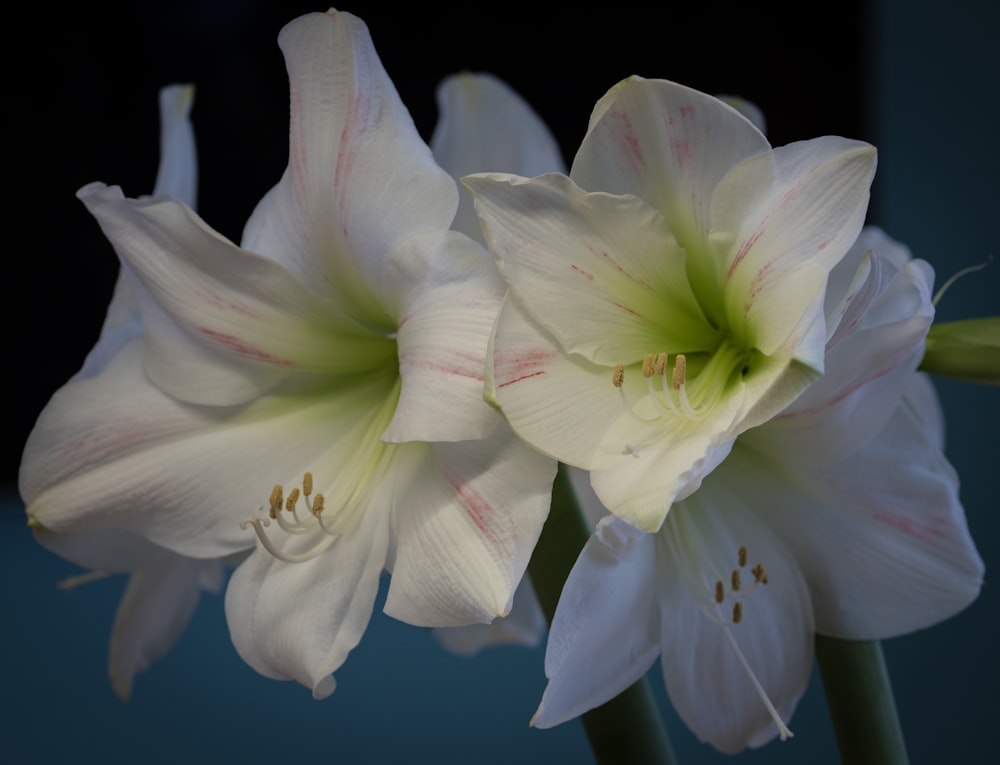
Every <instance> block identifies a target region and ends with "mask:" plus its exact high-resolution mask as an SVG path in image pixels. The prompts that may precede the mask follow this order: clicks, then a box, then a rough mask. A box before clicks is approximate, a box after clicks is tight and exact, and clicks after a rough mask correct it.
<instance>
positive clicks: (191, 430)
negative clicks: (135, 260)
mask: <svg viewBox="0 0 1000 765" xmlns="http://www.w3.org/2000/svg"><path fill="white" fill-rule="evenodd" d="M141 353H142V349H141V346H140V345H139V343H138V342H137V341H134V342H133V343H131V344H130V345H128V346H126V348H124V349H123V350H122V352H120V353H119V354H118V355H117V356H116V357H115V359H114V360H113V362H112V363H111V364H110V365H109V366H108V368H107V369H106V370H105V371H104V372H103V373H102V375H101V376H99V377H95V378H79V379H77V380H75V381H73V382H71V383H69V384H68V385H67V386H65V387H64V388H63V389H62V390H60V391H59V392H58V393H57V394H56V395H55V396H54V397H53V399H52V401H51V402H50V403H49V406H48V407H46V409H45V411H44V412H43V413H42V416H41V417H40V418H39V421H38V424H37V425H36V426H35V429H34V430H33V431H32V434H31V436H30V437H29V440H28V444H27V446H26V447H25V454H24V459H23V461H22V467H21V476H20V490H21V496H23V497H24V499H25V502H26V504H27V511H28V514H29V515H30V516H32V517H34V518H36V519H37V520H38V521H39V522H40V523H41V524H42V525H43V526H45V527H46V528H48V529H51V530H53V531H57V532H66V531H83V530H87V529H93V528H99V527H102V526H114V527H119V528H124V529H129V530H132V531H135V532H137V533H140V534H143V535H144V536H147V537H148V538H150V539H151V540H153V541H154V542H156V543H157V544H160V545H162V546H164V547H168V548H170V549H173V550H175V551H177V552H180V553H184V554H187V555H190V556H193V557H220V556H224V555H227V554H229V553H232V552H236V551H238V550H242V549H246V548H248V547H251V546H252V545H253V544H254V537H253V534H252V533H251V532H249V531H246V530H241V529H240V522H241V521H243V520H245V519H246V518H249V517H250V516H252V515H253V513H254V509H255V508H257V507H258V506H259V505H261V503H266V501H267V497H268V495H269V493H270V491H271V489H272V487H273V486H274V485H275V484H283V485H294V484H295V483H297V482H298V481H300V480H301V478H302V474H303V472H304V471H306V470H311V471H313V472H314V473H315V474H316V477H317V482H318V483H321V484H325V483H326V482H330V483H333V482H334V481H336V479H337V478H338V476H340V475H341V471H345V473H344V474H346V475H348V476H351V477H354V478H355V480H357V481H361V480H362V479H363V478H364V476H365V475H367V470H368V467H367V465H368V463H367V462H365V461H364V460H366V459H367V458H368V457H367V455H368V450H370V448H375V449H378V450H382V449H384V448H386V447H385V445H383V444H381V442H380V441H379V435H380V434H381V432H382V431H383V430H384V429H385V426H386V424H387V423H388V420H389V417H390V416H391V411H392V406H393V405H394V403H395V393H394V390H395V389H394V388H393V384H394V380H393V379H391V378H392V377H393V376H392V375H389V374H386V375H384V376H382V377H379V376H377V375H372V376H369V377H360V378H358V379H357V380H356V381H354V382H353V384H350V385H348V384H346V383H342V388H341V389H340V390H338V392H337V395H336V396H330V395H328V393H327V392H319V393H313V394H306V393H299V394H297V395H293V394H289V395H287V396H270V397H263V398H261V399H259V400H257V401H256V402H254V403H253V404H250V405H247V406H245V407H236V408H226V409H206V408H202V407H192V406H189V405H185V404H182V403H180V402H178V401H176V400H175V399H173V398H171V397H169V396H167V395H165V394H163V393H162V392H161V391H160V390H159V389H158V388H156V387H155V386H153V385H152V384H150V382H149V381H148V379H147V378H146V377H145V376H144V375H143V372H142V367H141V361H140V358H141ZM386 411H388V412H389V414H388V415H387V414H386ZM352 460H355V461H357V460H360V462H352ZM336 485H337V486H339V487H342V490H343V491H345V492H347V493H348V494H350V492H351V490H353V487H354V485H355V484H354V481H348V480H341V481H339V482H337V484H336ZM324 490H325V486H324ZM329 499H330V500H331V501H332V500H333V497H332V496H331V497H330V498H329Z"/></svg>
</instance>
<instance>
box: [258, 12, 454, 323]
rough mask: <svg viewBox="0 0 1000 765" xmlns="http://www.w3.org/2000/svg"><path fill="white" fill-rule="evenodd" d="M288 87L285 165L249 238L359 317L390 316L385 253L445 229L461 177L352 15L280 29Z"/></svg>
mask: <svg viewBox="0 0 1000 765" xmlns="http://www.w3.org/2000/svg"><path fill="white" fill-rule="evenodd" d="M278 42H279V44H280V45H281V50H282V52H283V53H284V55H285V63H286V65H287V67H288V78H289V84H290V86H291V134H290V139H289V158H288V169H287V170H286V172H285V174H284V176H283V177H282V179H281V181H280V182H279V183H278V186H277V187H276V188H275V189H273V190H272V191H271V192H270V193H269V194H268V195H267V196H265V197H264V199H263V200H261V203H260V204H259V205H258V206H257V209H256V210H255V211H254V213H253V216H252V217H251V219H250V220H249V221H248V222H247V225H246V228H245V230H244V233H243V246H244V247H245V248H247V249H249V250H252V251H254V252H259V253H260V254H261V255H264V256H266V257H269V258H274V259H276V260H279V261H280V262H282V263H284V264H285V265H286V266H287V267H288V268H289V269H291V270H292V271H293V272H294V273H295V274H297V275H298V276H299V278H300V279H302V281H303V283H305V284H307V285H308V286H309V288H311V289H313V290H314V291H315V293H316V294H317V295H319V296H321V297H322V296H329V295H333V296H334V300H335V301H336V302H337V303H338V304H339V305H342V306H343V307H344V310H345V311H346V312H348V313H349V314H350V315H351V316H353V317H354V318H355V319H356V320H357V321H358V322H360V323H362V324H364V325H366V326H372V327H387V326H388V327H391V326H393V325H394V323H395V322H394V320H393V311H392V306H391V305H390V304H389V303H388V301H386V300H385V299H384V298H383V296H382V290H383V288H384V287H385V284H384V281H385V280H384V275H383V269H384V265H385V259H386V258H387V257H388V256H389V255H391V253H393V252H394V251H395V250H396V248H397V247H398V246H399V245H400V244H401V243H402V242H403V241H405V240H406V239H408V238H409V237H410V236H413V235H415V234H419V233H422V232H428V231H443V230H446V229H447V228H448V227H449V226H450V224H451V222H452V220H453V218H454V215H455V210H456V208H457V205H458V194H457V191H456V189H455V184H454V181H453V180H452V179H451V178H449V177H448V174H447V173H446V172H445V171H444V170H442V169H441V168H439V167H438V166H437V165H436V164H435V162H434V160H433V158H432V156H431V152H430V149H429V148H428V147H427V144H425V143H424V141H423V140H422V139H421V138H420V134H419V133H418V132H417V130H416V127H415V126H414V125H413V120H412V119H411V118H410V115H409V113H408V112H407V111H406V108H405V107H404V106H403V103H402V101H400V99H399V95H398V93H397V92H396V89H395V87H394V86H393V84H392V82H391V80H390V79H389V77H388V75H387V74H386V72H385V69H384V68H383V67H382V63H381V61H380V60H379V58H378V55H377V53H376V52H375V47H374V45H373V44H372V40H371V37H370V35H369V33H368V29H367V27H366V26H365V24H364V22H362V21H361V20H360V19H359V18H357V17H356V16H353V15H351V14H349V13H342V12H337V11H334V10H330V11H328V12H327V13H325V14H324V13H313V14H307V15H305V16H302V17H300V18H298V19H296V20H294V21H292V22H291V23H289V24H288V25H287V26H285V28H284V29H282V31H281V34H280V35H279V37H278Z"/></svg>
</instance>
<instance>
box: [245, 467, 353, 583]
mask: <svg viewBox="0 0 1000 765" xmlns="http://www.w3.org/2000/svg"><path fill="white" fill-rule="evenodd" d="M300 496H301V497H302V498H303V500H304V502H303V504H304V505H305V508H306V510H307V511H308V512H305V513H300V512H299V510H298V502H299V497H300ZM325 504H326V503H325V500H324V497H323V494H322V493H319V492H317V493H316V494H315V495H313V477H312V473H308V472H307V473H306V474H305V475H304V476H303V477H302V490H301V491H299V489H298V488H294V489H292V490H291V491H290V492H288V498H287V499H286V498H285V497H284V489H283V488H282V487H281V485H280V484H278V485H276V486H275V487H274V489H273V490H272V491H271V499H270V501H269V505H270V507H269V509H268V513H267V515H265V516H256V517H254V518H248V519H247V520H245V521H243V522H242V523H240V528H241V529H245V528H246V527H247V526H251V525H252V526H253V530H254V531H255V532H256V533H257V538H258V539H259V540H260V543H261V544H262V545H263V546H264V549H265V550H267V551H268V552H269V553H271V555H273V556H274V557H275V558H277V559H278V560H282V561H284V562H285V563H302V562H303V561H307V560H312V559H313V558H315V557H316V556H317V555H319V554H320V553H321V552H323V551H324V550H325V549H327V548H328V547H329V546H330V545H332V544H333V542H334V540H336V538H337V536H338V535H339V534H340V533H341V532H342V531H343V528H344V525H345V521H344V518H345V516H346V515H347V514H346V513H345V514H339V517H336V518H334V519H332V520H331V519H328V518H325V517H324V515H323V510H324V509H325ZM263 509H264V508H263V506H261V507H260V508H259V510H263ZM272 520H274V521H277V522H278V525H279V526H280V527H281V528H282V529H283V530H284V531H285V532H286V533H288V534H292V535H302V534H310V533H315V532H316V531H317V530H318V531H321V532H322V534H321V536H320V539H319V541H318V542H317V543H316V544H314V545H313V546H312V547H310V548H307V549H306V550H303V551H301V552H297V553H284V552H282V551H281V550H279V549H278V547H277V546H276V545H275V544H274V542H273V541H272V540H271V538H270V537H269V536H268V534H267V532H266V531H265V530H264V529H265V528H267V527H268V526H270V525H271V521H272Z"/></svg>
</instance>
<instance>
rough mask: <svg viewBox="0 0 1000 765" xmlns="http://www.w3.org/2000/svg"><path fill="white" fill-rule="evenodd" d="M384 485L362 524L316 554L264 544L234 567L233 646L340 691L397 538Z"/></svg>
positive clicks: (251, 660)
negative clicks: (282, 554) (284, 554)
mask: <svg viewBox="0 0 1000 765" xmlns="http://www.w3.org/2000/svg"><path fill="white" fill-rule="evenodd" d="M390 491H391V489H389V488H388V487H383V490H382V491H381V492H379V496H378V498H377V499H374V498H373V502H372V504H369V505H368V506H367V507H366V508H365V511H364V512H362V513H360V514H359V516H358V522H357V523H354V524H351V525H350V526H348V528H347V529H345V530H344V533H343V534H342V535H341V536H339V537H337V539H336V541H334V542H333V544H332V546H330V547H329V548H327V549H326V551H325V552H324V553H322V554H320V555H318V556H316V557H314V558H313V559H311V560H308V561H304V562H300V563H285V562H284V561H280V560H278V559H277V558H275V557H274V556H272V555H271V554H270V553H269V552H267V551H266V550H264V549H261V548H259V549H257V550H256V551H254V553H253V554H251V555H250V557H249V558H248V559H247V560H246V561H244V562H243V563H242V564H241V565H240V566H239V568H237V569H236V571H235V572H234V573H233V575H232V577H231V578H230V580H229V587H228V588H227V590H226V620H227V622H228V623H229V632H230V635H231V636H232V639H233V645H234V646H235V647H236V650H237V652H238V653H239V655H240V656H241V657H242V658H243V660H244V661H245V662H247V664H249V665H250V666H251V667H253V668H254V669H255V670H257V671H258V672H260V673H261V674H262V675H264V676H265V677H270V678H274V679H277V680H286V679H293V680H297V681H298V682H299V683H301V684H302V685H304V686H306V687H307V688H311V689H312V691H313V696H314V697H315V698H317V699H320V698H324V697H326V696H329V695H330V694H331V693H333V690H334V688H335V687H336V683H335V681H334V679H333V676H332V673H333V672H335V671H336V670H337V669H338V668H339V667H340V666H341V665H342V664H343V663H344V661H345V659H346V658H347V655H348V653H350V651H351V650H352V649H353V648H354V647H355V646H356V645H357V644H358V642H359V641H360V640H361V636H362V635H363V634H364V631H365V629H366V627H367V626H368V621H369V619H370V618H371V614H372V608H373V606H374V603H375V596H376V594H377V593H378V585H379V575H380V573H381V571H382V567H383V565H384V563H385V556H386V550H387V548H388V542H389V513H388V507H387V504H388V502H389V501H390V500H389V492H390Z"/></svg>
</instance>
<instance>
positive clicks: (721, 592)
mask: <svg viewBox="0 0 1000 765" xmlns="http://www.w3.org/2000/svg"><path fill="white" fill-rule="evenodd" d="M736 562H737V564H738V565H737V567H736V568H734V569H733V570H732V572H731V573H730V575H729V588H728V591H727V588H726V583H725V582H724V581H723V580H722V579H717V580H716V581H715V587H714V592H713V593H712V594H713V598H712V599H713V603H714V609H713V614H712V617H713V620H714V621H715V622H716V623H717V624H718V625H719V626H720V627H721V628H722V632H723V634H724V635H725V636H726V641H727V642H728V643H729V646H730V647H731V648H732V649H733V652H734V653H735V654H736V658H737V660H738V661H739V662H740V664H741V665H742V667H743V669H744V671H745V672H746V673H747V676H748V677H749V678H750V682H751V683H752V684H753V687H754V690H755V691H756V693H757V695H758V696H759V697H760V699H761V701H762V702H764V706H765V707H766V708H767V711H768V714H769V715H770V716H771V719H773V720H774V723H775V725H776V726H777V727H778V735H779V736H780V737H781V740H782V741H784V740H785V739H788V738H791V737H792V735H793V734H792V732H791V731H790V730H789V729H788V726H786V725H785V722H784V721H783V720H782V719H781V715H779V714H778V710H777V709H775V708H774V704H772V703H771V699H769V698H768V696H767V693H766V692H765V691H764V688H763V687H762V686H761V684H760V681H759V680H757V676H756V675H755V674H754V672H753V669H751V668H750V663H749V662H748V661H747V659H746V657H745V656H744V655H743V651H742V650H740V647H739V644H738V643H737V642H736V638H734V637H733V633H732V631H731V630H730V627H731V626H732V625H736V624H739V623H740V622H742V621H743V602H744V600H745V599H746V598H747V596H748V595H750V593H752V592H753V591H754V590H755V589H757V588H758V587H761V586H763V585H766V584H767V583H768V578H767V571H766V570H765V569H764V564H762V563H757V564H756V565H754V566H753V567H751V568H750V569H749V571H750V574H751V575H752V576H753V581H752V582H751V583H749V584H748V585H747V584H744V582H743V572H744V571H745V570H746V569H747V548H746V547H745V546H743V545H741V546H740V549H739V550H738V551H737V553H736ZM727 602H732V610H731V611H730V614H729V618H725V617H723V616H722V615H720V610H721V608H722V606H723V604H725V603H727Z"/></svg>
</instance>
